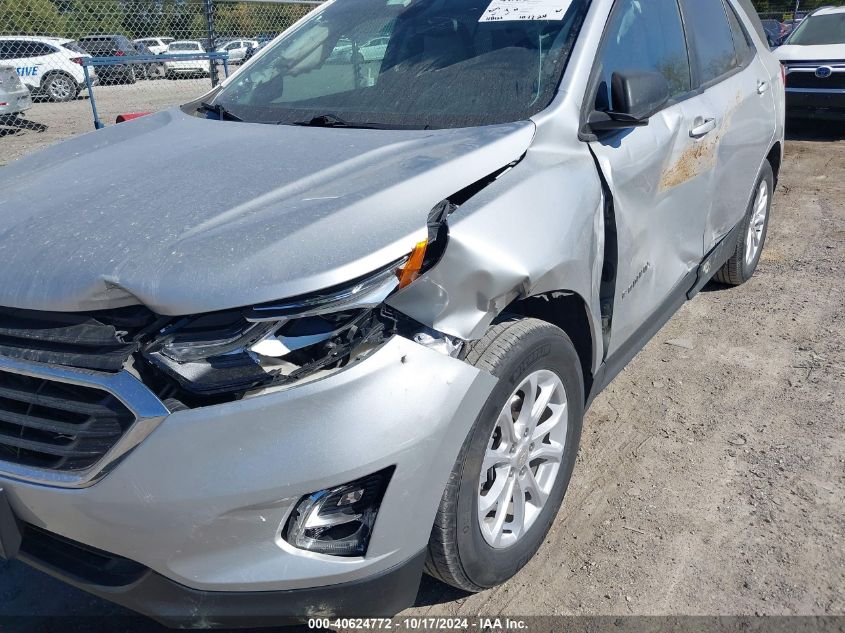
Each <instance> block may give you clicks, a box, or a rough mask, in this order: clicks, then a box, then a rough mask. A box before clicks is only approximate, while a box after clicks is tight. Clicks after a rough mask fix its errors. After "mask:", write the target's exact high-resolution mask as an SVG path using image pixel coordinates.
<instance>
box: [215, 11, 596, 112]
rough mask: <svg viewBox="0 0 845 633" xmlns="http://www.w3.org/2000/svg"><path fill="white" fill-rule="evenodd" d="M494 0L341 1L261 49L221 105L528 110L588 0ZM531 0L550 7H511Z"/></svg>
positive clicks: (553, 84) (543, 95) (248, 108)
mask: <svg viewBox="0 0 845 633" xmlns="http://www.w3.org/2000/svg"><path fill="white" fill-rule="evenodd" d="M490 1H491V0H482V2H478V1H477V0H354V1H353V0H336V2H334V3H331V4H329V5H327V6H325V8H324V9H323V10H319V11H317V12H315V13H314V14H312V15H311V16H310V17H309V18H308V19H306V21H305V22H304V23H302V24H301V25H300V26H299V27H297V28H296V29H295V30H294V31H293V32H291V33H289V34H288V35H287V36H286V37H284V38H283V39H281V40H280V41H278V42H276V43H275V44H273V46H272V47H271V48H269V49H268V50H267V51H266V52H264V53H262V55H261V57H260V58H258V59H257V60H256V61H255V62H254V63H253V65H252V66H250V67H248V68H247V69H245V70H244V72H242V73H241V74H239V75H238V76H237V78H236V79H235V80H234V82H233V83H232V84H230V85H228V86H226V87H225V88H223V89H222V90H221V91H220V92H219V93H218V94H217V96H216V97H215V98H214V104H215V105H220V106H223V107H224V108H225V109H226V110H227V111H229V112H231V113H232V114H234V115H235V116H237V117H238V118H240V119H243V120H245V121H255V122H262V123H282V124H300V125H304V124H308V122H309V121H310V122H312V123H313V122H315V121H316V120H317V119H318V118H320V119H321V120H322V121H323V122H326V121H327V120H329V117H331V121H332V122H333V124H334V125H343V126H349V127H385V128H391V127H395V128H445V127H468V126H477V125H489V124H495V123H504V122H511V121H518V120H524V119H527V118H529V117H531V116H533V115H534V114H536V113H538V112H540V111H541V110H543V109H544V108H546V107H547V106H548V105H549V103H550V102H551V100H552V99H553V98H554V95H555V92H556V90H557V87H558V84H559V83H560V80H561V77H562V75H563V71H564V69H565V66H566V62H567V60H568V59H569V54H570V52H571V50H572V46H573V44H574V41H575V37H576V36H577V34H578V30H579V29H580V26H581V23H582V22H583V18H584V15H585V13H586V9H587V6H588V5H589V0H543V2H536V0H535V1H534V2H532V1H531V0H521V1H520V0H492V4H490ZM532 4H533V5H540V6H542V7H544V8H545V9H546V11H545V13H543V14H542V15H541V16H540V17H542V18H543V19H536V20H535V19H530V18H533V17H534V16H533V15H529V16H528V17H529V19H525V18H524V17H523V19H519V20H517V19H516V18H515V17H513V16H514V15H515V14H516V11H514V9H513V7H514V6H518V5H521V6H523V7H529V8H530V7H531V5H532ZM550 7H551V8H550ZM504 11H507V12H508V13H509V15H507V16H506V17H505V18H502V17H497V13H498V15H499V16H500V15H501V12H504ZM517 11H518V9H517ZM525 11H526V9H525V8H523V15H524V13H525ZM491 12H492V13H491ZM550 16H552V17H554V18H555V19H549V17H550Z"/></svg>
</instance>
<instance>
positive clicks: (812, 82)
mask: <svg viewBox="0 0 845 633" xmlns="http://www.w3.org/2000/svg"><path fill="white" fill-rule="evenodd" d="M786 87H787V88H814V89H819V90H825V89H827V90H842V89H844V88H845V72H840V73H833V74H832V75H831V76H830V77H825V78H822V77H816V74H815V72H810V73H808V72H792V73H789V75H787V77H786Z"/></svg>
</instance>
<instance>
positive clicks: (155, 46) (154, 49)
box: [132, 37, 174, 55]
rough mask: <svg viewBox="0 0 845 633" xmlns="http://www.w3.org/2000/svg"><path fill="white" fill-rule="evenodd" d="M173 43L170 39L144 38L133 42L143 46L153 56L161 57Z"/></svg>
mask: <svg viewBox="0 0 845 633" xmlns="http://www.w3.org/2000/svg"><path fill="white" fill-rule="evenodd" d="M173 41H174V39H173V38H172V37H144V38H142V39H140V40H133V42H132V43H133V44H143V45H144V46H146V47H147V48H148V49H149V50H150V52H151V53H152V54H153V55H161V54H162V53H166V52H167V47H168V46H170V44H171V43H172V42H173Z"/></svg>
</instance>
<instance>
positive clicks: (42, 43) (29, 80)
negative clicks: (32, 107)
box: [0, 35, 96, 101]
mask: <svg viewBox="0 0 845 633" xmlns="http://www.w3.org/2000/svg"><path fill="white" fill-rule="evenodd" d="M84 57H90V55H89V54H88V53H86V52H85V51H83V50H82V49H81V48H79V46H77V45H76V43H75V42H74V41H73V40H69V39H64V38H57V37H31V36H24V35H8V36H2V37H0V63H2V64H3V65H4V66H13V67H14V68H15V69H16V70H17V72H18V76H19V77H20V78H21V81H22V82H23V83H24V85H26V86H27V87H28V88H29V89H30V91H31V92H32V94H33V95H44V96H46V97H48V98H49V99H50V100H51V101H73V100H74V99H76V97H77V96H79V93H80V92H81V91H82V90H83V89H84V88H85V73H84V71H83V69H82V58H84ZM90 72H91V76H92V79H93V78H95V77H96V73H95V72H94V69H93V68H91V69H90Z"/></svg>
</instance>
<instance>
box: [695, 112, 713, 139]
mask: <svg viewBox="0 0 845 633" xmlns="http://www.w3.org/2000/svg"><path fill="white" fill-rule="evenodd" d="M693 125H694V126H695V127H693V128H692V129H691V130H690V131H689V135H690V136H691V137H692V138H701V137H702V136H707V135H708V134H710V132H712V131H713V130H715V129H716V119H705V118H702V117H698V118H697V119H696V120H695V123H694V124H693Z"/></svg>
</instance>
